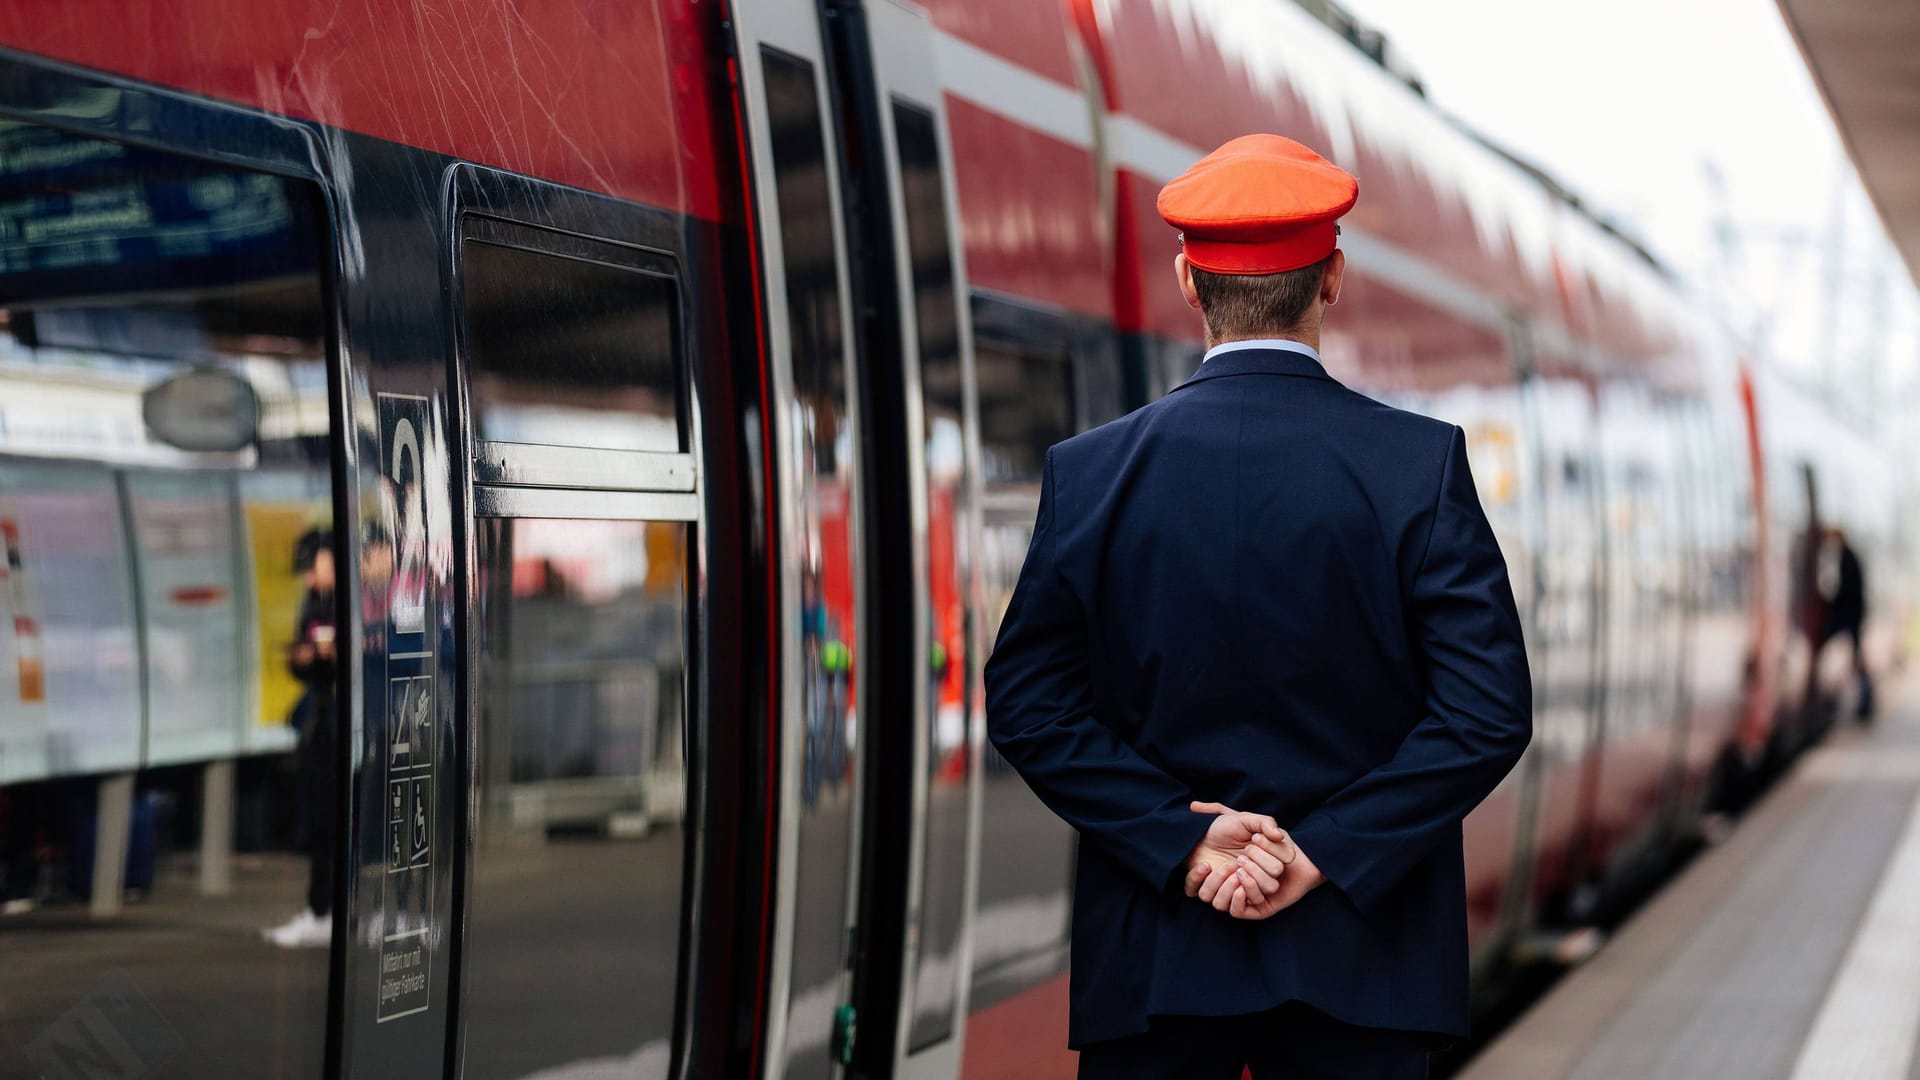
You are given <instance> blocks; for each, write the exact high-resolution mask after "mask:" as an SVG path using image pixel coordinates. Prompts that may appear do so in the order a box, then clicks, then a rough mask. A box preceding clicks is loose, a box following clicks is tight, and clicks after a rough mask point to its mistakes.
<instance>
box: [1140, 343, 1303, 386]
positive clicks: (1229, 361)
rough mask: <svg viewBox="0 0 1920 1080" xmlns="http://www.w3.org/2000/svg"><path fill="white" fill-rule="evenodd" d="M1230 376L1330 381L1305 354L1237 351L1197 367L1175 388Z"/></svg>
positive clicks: (1284, 350)
mask: <svg viewBox="0 0 1920 1080" xmlns="http://www.w3.org/2000/svg"><path fill="white" fill-rule="evenodd" d="M1230 375H1294V376H1299V377H1302V378H1308V379H1326V380H1327V381H1328V382H1332V381H1333V376H1331V375H1329V374H1327V369H1326V368H1323V367H1321V366H1320V363H1319V361H1317V360H1315V359H1314V358H1313V357H1311V356H1308V355H1307V354H1305V353H1299V352H1293V351H1292V350H1289V349H1236V350H1234V351H1232V352H1223V353H1219V354H1217V355H1216V356H1214V358H1213V359H1211V360H1208V361H1207V362H1205V363H1203V364H1201V365H1200V370H1199V371H1196V372H1194V373H1193V375H1192V376H1191V377H1190V378H1188V379H1187V381H1186V382H1183V383H1181V384H1180V385H1179V386H1176V387H1174V389H1175V390H1181V389H1184V388H1186V387H1189V386H1192V385H1193V384H1194V383H1197V382H1205V381H1206V380H1208V379H1221V378H1226V377H1227V376H1230Z"/></svg>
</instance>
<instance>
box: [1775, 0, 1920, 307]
mask: <svg viewBox="0 0 1920 1080" xmlns="http://www.w3.org/2000/svg"><path fill="white" fill-rule="evenodd" d="M1778 3H1779V5H1780V13H1781V15H1782V16H1784V17H1785V18H1786V21H1787V27H1788V29H1790V30H1791V31H1792V32H1793V36H1794V38H1795V39H1797V40H1798V41H1799V43H1800V51H1801V53H1802V54H1803V55H1804V56H1805V57H1806V58H1807V67H1808V68H1809V69H1811V70H1812V72H1813V79H1814V82H1815V83H1816V84H1817V85H1818V86H1819V87H1820V93H1821V95H1822V96H1823V97H1825V98H1826V99H1827V107H1828V108H1829V109H1830V110H1832V112H1833V118H1834V122H1835V123H1836V124H1837V125H1838V126H1839V128H1840V137H1841V139H1842V140H1843V141H1844V142H1845V143H1846V147H1847V152H1848V154H1849V155H1851V156H1852V158H1853V162H1854V165H1855V167H1856V168H1858V169H1859V170H1860V178H1861V180H1862V181H1863V182H1864V183H1865V184H1866V187H1867V194H1868V195H1869V196H1871V197H1872V199H1873V202H1874V206H1875V207H1876V208H1877V209H1878V210H1879V211H1880V217H1881V219H1882V220H1883V221H1885V222H1886V226H1887V233H1888V234H1889V235H1890V236H1892V237H1893V242H1894V245H1895V246H1896V247H1898V248H1899V250H1900V256H1901V258H1902V259H1904V260H1906V264H1907V273H1908V274H1910V275H1911V276H1912V277H1913V278H1914V280H1915V281H1916V282H1920V4H1915V3H1910V2H1902V0H1778Z"/></svg>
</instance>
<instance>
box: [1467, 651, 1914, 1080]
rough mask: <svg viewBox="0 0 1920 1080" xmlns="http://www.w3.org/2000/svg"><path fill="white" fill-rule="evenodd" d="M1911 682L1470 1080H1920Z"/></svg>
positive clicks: (1475, 1062)
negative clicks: (1623, 1079) (1879, 712)
mask: <svg viewBox="0 0 1920 1080" xmlns="http://www.w3.org/2000/svg"><path fill="white" fill-rule="evenodd" d="M1903 683H1904V685H1902V686H1899V687H1895V686H1893V685H1888V686H1887V687H1885V690H1886V691H1887V693H1886V702H1887V706H1886V708H1885V709H1884V710H1883V711H1882V714H1881V716H1880V718H1879V719H1878V720H1877V721H1876V722H1875V724H1874V725H1873V726H1871V727H1866V728H1861V727H1857V726H1855V725H1853V724H1852V723H1850V722H1843V723H1841V724H1840V725H1839V726H1838V727H1837V728H1836V730H1835V731H1834V732H1833V733H1832V734H1831V735H1829V736H1828V738H1827V740H1826V741H1825V743H1823V744H1822V745H1821V746H1819V747H1818V748H1816V749H1814V750H1813V751H1811V752H1810V753H1808V754H1807V755H1805V756H1804V757H1803V758H1802V759H1801V760H1800V761H1799V762H1798V764H1797V765H1796V766H1795V767H1794V768H1793V769H1792V771H1791V772H1790V773H1788V774H1787V775H1786V776H1784V777H1783V778H1781V780H1780V781H1779V782H1778V783H1776V784H1775V785H1774V787H1773V789H1772V790H1771V791H1770V792H1769V793H1768V794H1767V795H1766V796H1765V797H1764V798H1763V799H1762V800H1761V801H1760V802H1759V803H1757V804H1756V805H1755V806H1754V807H1753V808H1752V809H1750V810H1749V811H1748V812H1747V813H1746V814H1745V815H1744V816H1743V817H1742V818H1741V819H1740V821H1739V823H1738V824H1737V825H1736V826H1735V828H1734V829H1733V831H1732V833H1731V835H1730V836H1729V837H1728V838H1727V839H1725V840H1724V841H1723V842H1721V843H1720V844H1719V845H1717V846H1715V847H1714V848H1712V849H1710V850H1709V851H1707V852H1705V853H1703V854H1702V855H1701V856H1699V857H1698V858H1696V859H1695V860H1694V861H1693V862H1692V863H1691V864H1690V865H1689V866H1688V867H1687V868H1686V869H1685V870H1684V871H1683V872H1682V873H1680V874H1679V875H1678V876H1676V877H1675V878H1674V879H1673V880H1672V881H1671V882H1670V883H1668V885H1667V886H1666V887H1665V888H1663V889H1662V890H1661V891H1660V892H1659V893H1658V894H1657V895H1656V896H1654V897H1653V898H1652V899H1651V900H1649V901H1648V902H1647V904H1646V905H1645V906H1644V907H1643V908H1642V909H1641V910H1640V911H1639V912H1638V913H1637V914H1636V915H1635V916H1634V917H1633V918H1632V919H1630V920H1629V921H1628V922H1627V923H1625V924H1623V925H1622V926H1621V927H1620V928H1619V929H1618V930H1617V931H1616V932H1615V933H1614V935H1613V936H1612V938H1611V939H1610V940H1609V941H1608V942H1607V944H1606V945H1605V947H1604V948H1602V949H1601V950H1600V951H1599V953H1598V954H1596V955H1595V956H1594V957H1593V958H1592V959H1591V960H1589V961H1587V962H1586V963H1585V964H1583V965H1581V966H1580V967H1579V968H1578V969H1576V970H1574V971H1573V972H1571V973H1569V974H1568V975H1567V976H1566V977H1565V978H1563V979H1561V980H1560V982H1559V983H1558V984H1557V985H1556V986H1555V987H1554V988H1553V989H1552V991H1551V992H1550V993H1548V994H1547V995H1546V996H1545V997H1543V998H1542V999H1541V1000H1540V1001H1539V1002H1538V1003H1536V1004H1535V1005H1534V1006H1533V1007H1532V1008H1531V1009H1529V1010H1528V1011H1527V1012H1526V1013H1525V1014H1523V1015H1522V1016H1521V1017H1520V1018H1518V1019H1517V1020H1516V1021H1515V1022H1514V1023H1513V1024H1512V1025H1511V1026H1509V1027H1508V1028H1507V1029H1506V1030H1505V1031H1504V1032H1502V1033H1501V1034H1500V1035H1499V1036H1497V1037H1496V1038H1495V1039H1493V1040H1492V1041H1491V1042H1490V1043H1488V1045H1487V1046H1486V1047H1485V1048H1484V1049H1483V1050H1482V1051H1481V1052H1480V1053H1479V1054H1478V1055H1477V1056H1476V1057H1474V1058H1473V1059H1472V1060H1471V1061H1470V1062H1468V1063H1467V1065H1466V1067H1465V1068H1463V1069H1462V1070H1461V1071H1460V1072H1459V1073H1458V1074H1457V1077H1458V1078H1459V1080H1558V1078H1567V1080H1614V1078H1629V1077H1631V1078H1634V1080H1696V1078H1697V1080H1736V1078H1737V1080H1765V1078H1773V1077H1778V1078H1787V1080H1815V1078H1819V1080H1920V1054H1916V1052H1915V1049H1916V1047H1915V1043H1916V1038H1917V1037H1920V801H1916V795H1920V693H1916V690H1920V687H1917V686H1916V685H1915V683H1914V681H1913V680H1912V679H1906V680H1903Z"/></svg>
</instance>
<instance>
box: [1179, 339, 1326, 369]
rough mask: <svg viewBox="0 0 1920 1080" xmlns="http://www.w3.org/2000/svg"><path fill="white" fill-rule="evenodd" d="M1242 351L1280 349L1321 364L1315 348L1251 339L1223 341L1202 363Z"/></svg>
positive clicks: (1292, 342)
mask: <svg viewBox="0 0 1920 1080" xmlns="http://www.w3.org/2000/svg"><path fill="white" fill-rule="evenodd" d="M1242 349H1280V350H1282V351H1284V352H1297V353H1299V354H1300V355H1302V356H1305V357H1307V358H1308V359H1310V360H1312V361H1313V362H1314V363H1316V364H1317V363H1319V362H1320V354H1319V353H1318V352H1317V351H1315V350H1314V348H1313V346H1311V345H1307V344H1304V343H1302V342H1298V341H1292V340H1289V339H1287V338H1249V339H1247V340H1245V341H1223V342H1221V343H1220V344H1218V345H1215V346H1214V347H1213V348H1211V349H1208V350H1207V355H1205V356H1203V357H1201V358H1200V362H1201V363H1203V364H1204V363H1206V362H1207V361H1209V360H1211V359H1213V358H1214V357H1216V356H1219V355H1220V354H1221V353H1227V352H1239V351H1240V350H1242Z"/></svg>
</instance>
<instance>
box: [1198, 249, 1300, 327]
mask: <svg viewBox="0 0 1920 1080" xmlns="http://www.w3.org/2000/svg"><path fill="white" fill-rule="evenodd" d="M1332 261H1333V256H1332V255H1331V254H1329V255H1328V256H1327V257H1326V258H1324V259H1321V260H1320V261H1319V262H1317V263H1314V264H1313V265H1311V266H1303V267H1301V268H1300V269H1298V270H1283V271H1281V272H1280V273H1278V274H1216V273H1214V272H1212V271H1211V270H1202V269H1200V268H1199V267H1197V266H1192V267H1191V269H1192V271H1193V290H1194V291H1195V292H1197V293H1199V294H1200V313H1201V314H1202V315H1204V316H1205V317H1206V320H1207V330H1208V331H1209V332H1210V333H1211V334H1212V335H1213V337H1214V339H1215V340H1218V341H1232V340H1235V339H1239V338H1256V337H1272V336H1274V335H1276V334H1287V333H1292V332H1293V331H1295V330H1298V329H1300V320H1301V319H1302V318H1303V317H1304V316H1305V315H1306V313H1307V309H1308V308H1311V307H1312V306H1313V299H1314V297H1316V296H1318V295H1319V294H1320V281H1321V279H1322V278H1324V277H1325V276H1326V273H1327V264H1328V263H1329V262H1332Z"/></svg>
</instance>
